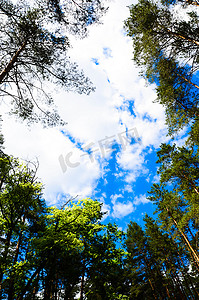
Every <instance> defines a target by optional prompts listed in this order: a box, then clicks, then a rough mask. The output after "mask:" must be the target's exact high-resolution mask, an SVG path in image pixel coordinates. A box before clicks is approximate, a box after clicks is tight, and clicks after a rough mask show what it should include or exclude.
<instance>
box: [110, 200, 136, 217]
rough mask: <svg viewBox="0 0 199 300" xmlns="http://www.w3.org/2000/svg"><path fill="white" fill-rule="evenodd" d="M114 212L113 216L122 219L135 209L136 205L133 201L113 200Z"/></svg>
mask: <svg viewBox="0 0 199 300" xmlns="http://www.w3.org/2000/svg"><path fill="white" fill-rule="evenodd" d="M112 203H113V212H112V214H111V216H112V217H114V218H118V219H121V218H123V217H125V216H127V215H129V214H131V213H132V212H133V211H135V207H134V205H133V203H132V202H131V201H127V202H119V201H113V202H112Z"/></svg>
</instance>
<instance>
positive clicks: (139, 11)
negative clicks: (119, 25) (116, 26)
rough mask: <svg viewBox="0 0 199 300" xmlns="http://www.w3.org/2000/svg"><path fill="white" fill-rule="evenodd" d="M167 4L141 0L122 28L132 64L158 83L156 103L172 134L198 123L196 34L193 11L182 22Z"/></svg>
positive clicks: (133, 7)
mask: <svg viewBox="0 0 199 300" xmlns="http://www.w3.org/2000/svg"><path fill="white" fill-rule="evenodd" d="M172 3H173V2H172ZM167 4H168V2H166V4H165V2H163V4H162V3H154V2H153V1H148V0H140V1H139V2H138V4H135V5H132V6H131V7H130V17H129V18H128V19H127V20H126V22H125V27H126V30H127V33H128V35H129V36H131V37H132V39H133V46H134V60H135V62H136V63H137V64H138V65H139V66H142V68H143V73H142V74H143V75H144V76H146V78H147V79H148V80H149V82H155V83H156V84H157V88H156V90H157V96H158V98H157V100H158V101H159V102H160V103H161V104H163V105H164V106H165V108H166V117H167V124H168V125H169V129H170V134H173V133H174V132H175V131H178V130H179V129H181V128H183V127H184V125H186V124H188V123H190V122H191V123H192V122H195V123H197V124H198V115H199V112H198V88H199V86H198V85H197V72H196V71H197V70H198V67H199V65H198V47H199V34H198V16H197V14H196V13H195V11H194V9H193V11H192V12H191V13H188V18H189V19H188V21H185V20H182V17H180V16H177V14H176V11H175V10H174V6H172V5H170V6H169V7H168V6H167ZM186 14H187V12H186V11H185V12H184V15H186Z"/></svg>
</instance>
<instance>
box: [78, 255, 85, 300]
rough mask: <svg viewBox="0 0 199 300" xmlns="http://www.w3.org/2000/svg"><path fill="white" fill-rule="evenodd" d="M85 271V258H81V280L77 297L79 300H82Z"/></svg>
mask: <svg viewBox="0 0 199 300" xmlns="http://www.w3.org/2000/svg"><path fill="white" fill-rule="evenodd" d="M85 270H86V266H85V258H83V268H82V278H81V287H80V297H79V300H83V295H84V276H85Z"/></svg>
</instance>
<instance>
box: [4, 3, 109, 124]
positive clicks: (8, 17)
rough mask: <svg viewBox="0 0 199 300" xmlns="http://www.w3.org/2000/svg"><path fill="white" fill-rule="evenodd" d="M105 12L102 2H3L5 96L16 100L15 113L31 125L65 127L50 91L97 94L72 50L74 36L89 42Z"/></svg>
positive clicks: (6, 99)
mask: <svg viewBox="0 0 199 300" xmlns="http://www.w3.org/2000/svg"><path fill="white" fill-rule="evenodd" d="M105 11H106V9H105V7H104V5H103V4H102V2H101V1H97V0H92V1H88V0H84V1H73V0H70V1H64V2H63V3H62V2H60V1H51V0H49V1H43V0H42V1H41V0H35V1H31V2H30V1H20V0H19V1H16V2H13V1H11V0H6V1H3V0H2V1H0V15H1V24H0V41H1V43H0V61H1V62H0V96H1V98H3V99H4V101H5V102H6V103H7V102H8V101H9V100H10V99H11V100H10V101H11V105H12V106H11V107H12V109H11V112H12V113H14V114H16V115H17V116H19V117H20V118H22V119H24V120H28V121H29V122H33V121H34V122H38V121H41V122H42V123H43V124H44V125H56V124H61V125H63V124H64V122H63V121H62V120H61V119H60V117H59V115H58V113H57V111H56V109H55V107H54V105H53V99H52V96H51V95H50V94H48V92H47V87H44V86H45V85H46V86H47V83H48V84H51V83H53V84H55V85H57V84H58V85H61V86H62V87H63V88H64V89H65V90H67V91H75V92H78V93H80V94H81V93H86V94H89V93H90V92H91V91H94V87H93V85H92V83H91V81H90V80H89V79H88V78H87V77H86V76H85V75H84V74H83V72H82V71H81V70H79V69H78V66H77V64H76V63H74V62H71V60H70V57H69V55H68V54H67V50H68V49H69V48H70V42H69V39H70V35H71V34H73V35H75V36H77V37H80V38H83V37H85V36H86V34H87V28H88V26H89V25H91V24H93V23H96V22H99V19H100V17H101V15H102V14H103V13H104V12H105ZM45 83H46V84H45Z"/></svg>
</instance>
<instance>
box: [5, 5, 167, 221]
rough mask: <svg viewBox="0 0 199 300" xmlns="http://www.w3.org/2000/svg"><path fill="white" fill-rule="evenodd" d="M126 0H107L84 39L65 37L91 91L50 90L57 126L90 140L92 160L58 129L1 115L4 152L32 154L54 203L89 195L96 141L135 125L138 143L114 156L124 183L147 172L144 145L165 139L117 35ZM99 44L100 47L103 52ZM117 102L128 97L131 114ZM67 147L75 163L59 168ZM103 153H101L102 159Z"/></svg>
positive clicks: (119, 213)
mask: <svg viewBox="0 0 199 300" xmlns="http://www.w3.org/2000/svg"><path fill="white" fill-rule="evenodd" d="M130 3H131V0H123V1H119V0H116V1H113V2H110V9H109V12H108V13H107V15H106V16H105V17H104V25H99V26H93V28H91V30H90V34H89V37H88V38H87V39H84V40H80V41H78V40H75V39H73V40H72V44H73V49H72V50H71V51H70V53H69V55H70V56H71V58H72V59H73V60H74V61H77V62H78V63H79V66H80V68H82V69H84V71H85V74H86V75H88V76H89V77H90V78H91V80H92V81H93V82H94V84H95V85H96V87H97V89H96V92H95V93H92V94H91V95H90V96H86V95H77V94H73V93H65V92H63V91H59V92H58V91H57V89H56V90H55V92H54V99H55V102H56V103H57V106H58V109H59V112H60V114H61V117H62V118H63V119H64V120H65V121H67V122H68V125H66V126H65V128H64V129H65V131H66V132H67V133H68V134H69V135H71V136H73V137H74V138H75V139H77V140H78V141H80V142H81V143H83V145H84V146H86V145H88V144H89V143H94V147H95V148H98V151H97V152H96V153H95V155H96V156H97V157H98V160H94V161H93V162H91V161H90V159H89V157H87V156H84V157H81V155H82V154H83V152H82V151H81V150H80V149H78V147H77V146H76V145H75V144H74V143H72V142H71V141H70V139H69V138H68V137H66V136H64V135H63V134H61V133H60V131H59V128H54V129H45V130H44V129H42V128H41V126H39V125H34V126H32V127H30V129H27V128H26V127H25V124H20V123H17V122H15V121H14V119H13V118H7V119H6V120H5V117H4V122H3V133H4V136H5V147H6V151H7V152H8V153H12V154H13V155H15V156H18V157H21V158H29V159H34V158H35V157H38V159H39V162H40V168H39V174H38V176H39V177H41V178H42V181H43V182H44V184H45V195H46V198H47V199H48V202H49V203H56V201H57V195H58V194H60V193H61V194H66V195H72V196H76V195H79V196H80V197H81V196H82V197H84V196H90V195H91V193H92V191H93V189H94V188H95V186H96V183H97V180H98V179H99V178H100V177H101V176H102V175H103V173H102V171H103V164H102V163H103V160H104V159H105V157H103V155H102V152H101V149H100V148H99V141H100V140H101V139H104V138H106V137H111V136H115V138H117V136H118V133H121V132H124V131H125V130H126V128H128V129H132V128H134V127H136V128H137V131H138V134H139V136H140V137H141V140H142V144H141V145H140V144H134V145H127V146H126V148H125V149H123V150H122V152H121V153H119V154H118V157H117V163H118V164H119V166H120V167H122V168H123V169H124V170H125V171H127V172H128V177H127V178H126V182H127V183H131V182H133V181H136V178H137V177H139V176H140V175H141V174H145V175H146V174H147V172H148V170H147V169H146V168H145V166H144V164H145V153H144V150H145V149H146V147H151V146H153V147H158V146H159V144H160V142H161V141H165V139H166V130H165V125H164V110H163V108H162V106H160V105H159V104H157V103H156V104H154V103H153V100H154V99H155V98H156V95H155V92H154V89H153V86H150V87H146V86H145V81H144V80H143V79H142V78H140V77H139V70H138V68H136V67H135V65H134V63H133V61H132V57H133V55H132V42H131V40H130V39H129V38H128V37H126V36H125V35H124V32H123V21H124V20H125V19H126V18H127V16H128V11H129V10H128V8H127V5H129V4H130ZM105 48H106V49H108V52H106V53H105V50H104V49H105ZM107 53H108V55H107ZM92 58H97V59H98V62H99V65H96V64H95V63H94V62H92ZM107 78H108V79H109V81H110V82H108V80H107ZM50 89H51V90H52V89H54V87H52V86H51V87H50ZM125 99H127V100H128V101H131V102H132V104H133V106H134V112H135V115H136V116H132V115H131V113H130V112H129V110H128V106H127V105H124V108H123V109H118V108H120V107H121V105H122V104H124V101H125ZM69 152H72V156H71V158H70V159H71V161H72V162H73V163H74V162H79V163H80V164H79V166H77V167H75V168H68V169H67V171H66V172H65V173H64V172H63V170H62V168H61V166H60V162H59V160H58V158H59V157H60V155H63V158H64V159H65V157H66V155H67V154H68V153H69ZM109 155H110V153H106V162H107V160H108V157H109ZM129 190H130V189H129ZM112 200H113V199H112ZM132 211H134V206H133V204H132V202H126V203H121V202H118V201H116V200H115V202H114V208H113V215H114V216H115V217H123V216H125V215H127V214H129V213H131V212H132Z"/></svg>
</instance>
